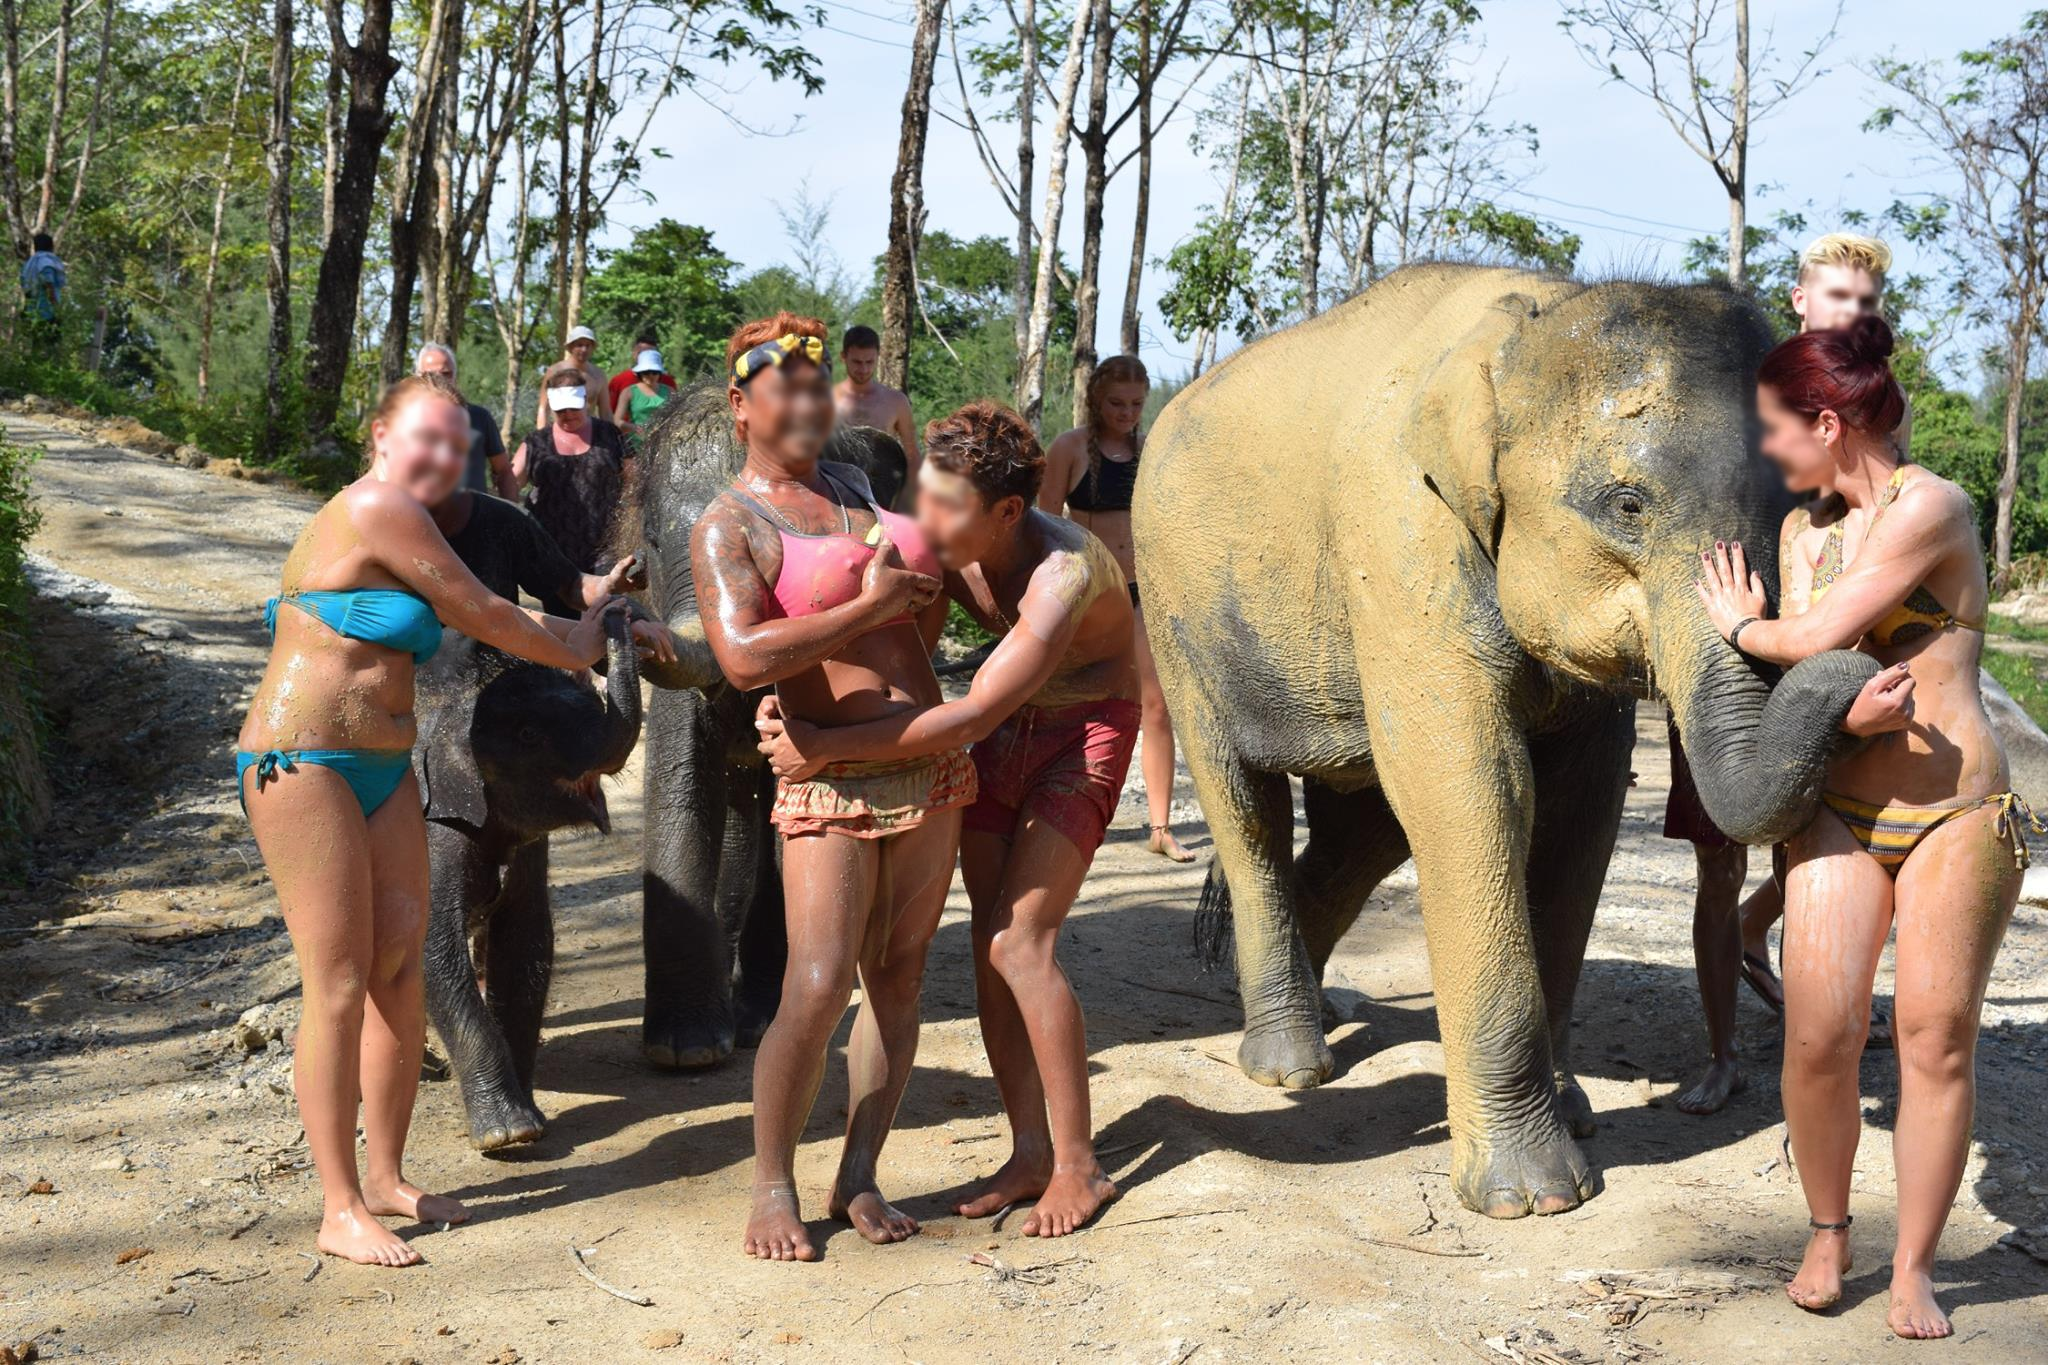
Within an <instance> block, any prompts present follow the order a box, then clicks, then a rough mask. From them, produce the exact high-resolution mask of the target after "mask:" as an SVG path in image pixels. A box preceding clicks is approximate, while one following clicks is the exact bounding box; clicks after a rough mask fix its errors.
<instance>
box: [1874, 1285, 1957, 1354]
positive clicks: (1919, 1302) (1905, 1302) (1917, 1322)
mask: <svg viewBox="0 0 2048 1365" xmlns="http://www.w3.org/2000/svg"><path fill="white" fill-rule="evenodd" d="M1884 1321H1885V1326H1887V1327H1889V1328H1891V1329H1892V1331H1893V1332H1894V1333H1896V1334H1897V1335H1899V1336H1902V1337H1905V1338H1907V1339H1908V1340H1910V1341H1932V1340H1933V1339H1934V1338H1936V1337H1945V1336H1947V1335H1949V1334H1950V1333H1951V1332H1953V1331H1955V1328H1953V1327H1951V1326H1949V1324H1948V1314H1946V1313H1944V1312H1942V1311H1941V1305H1940V1304H1938V1303H1936V1302H1935V1301H1934V1283H1933V1281H1931V1280H1929V1279H1928V1278H1927V1276H1926V1275H1925V1274H1924V1273H1922V1272H1920V1271H1917V1270H1894V1271H1893V1272H1892V1311H1891V1312H1889V1313H1887V1314H1885V1315H1884Z"/></svg>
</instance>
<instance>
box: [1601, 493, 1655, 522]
mask: <svg viewBox="0 0 2048 1365" xmlns="http://www.w3.org/2000/svg"><path fill="white" fill-rule="evenodd" d="M1649 506H1650V500H1649V497H1648V496H1647V495H1646V494H1645V493H1644V492H1643V490H1642V489H1640V488H1636V487H1634V486H1632V485H1629V484H1622V485H1620V486H1618V487H1616V488H1613V489H1610V490H1609V491H1608V494H1607V507H1608V510H1609V511H1610V512H1612V513H1613V514H1614V515H1615V516H1616V517H1617V518H1619V519H1621V520H1623V521H1629V522H1633V521H1640V520H1641V519H1642V517H1643V514H1644V513H1645V512H1647V511H1648V510H1649Z"/></svg>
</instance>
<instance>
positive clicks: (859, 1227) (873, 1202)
mask: <svg viewBox="0 0 2048 1365" xmlns="http://www.w3.org/2000/svg"><path fill="white" fill-rule="evenodd" d="M826 1211H827V1212H829V1213H830V1214H831V1215H832V1216H833V1217H834V1218H837V1219H838V1220H839V1221H840V1222H842V1223H851V1224H852V1225H853V1230H854V1231H855V1232H858V1233H859V1234H860V1235H861V1236H863V1237H865V1238H867V1239H868V1240H869V1241H870V1242H873V1243H874V1244H875V1245H876V1246H887V1245H888V1244H889V1243H891V1242H901V1241H903V1240H904V1239H905V1238H909V1237H915V1236H916V1235H917V1231H918V1228H917V1220H916V1219H915V1218H912V1217H911V1216H910V1215H909V1214H907V1213H905V1212H903V1211H902V1210H901V1209H899V1208H897V1207H896V1206H895V1205H894V1204H891V1203H890V1202H889V1201H888V1200H886V1199H884V1198H882V1192H881V1191H880V1190H878V1189H876V1188H875V1187H874V1186H872V1185H870V1186H868V1187H867V1188H866V1189H861V1190H856V1191H854V1194H853V1198H851V1199H847V1198H844V1197H842V1196H841V1195H840V1193H839V1189H838V1187H837V1186H834V1187H833V1190H832V1201H831V1203H830V1204H829V1205H828V1206H827V1210H826Z"/></svg>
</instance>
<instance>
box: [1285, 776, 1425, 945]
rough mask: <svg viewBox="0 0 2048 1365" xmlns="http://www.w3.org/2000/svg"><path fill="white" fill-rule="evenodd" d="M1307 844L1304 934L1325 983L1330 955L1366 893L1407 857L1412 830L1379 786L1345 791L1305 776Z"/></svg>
mask: <svg viewBox="0 0 2048 1365" xmlns="http://www.w3.org/2000/svg"><path fill="white" fill-rule="evenodd" d="M1301 793H1302V805H1303V807H1304V809H1305V810H1306V812H1307V816H1308V843H1307V845H1306V846H1305V847H1303V849H1302V851H1301V856H1300V857H1299V858H1297V859H1295V863H1294V876H1295V881H1296V885H1297V888H1298V890H1297V895H1298V896H1299V904H1300V911H1299V915H1300V920H1301V937H1302V941H1303V942H1304V943H1305V944H1306V945H1307V946H1308V958H1309V964H1310V966H1311V967H1312V968H1313V970H1314V971H1315V974H1316V981H1317V982H1318V983H1320V982H1321V981H1322V979H1323V972H1324V970H1325V969H1326V968H1328V966H1329V965H1330V954H1331V953H1332V952H1333V951H1335V949H1336V947H1337V941H1338V940H1339V939H1341V938H1343V937H1344V935H1345V933H1346V932H1347V931H1349V930H1350V928H1351V925H1352V923H1353V922H1354V921H1356V920H1357V918H1358V912H1359V911H1360V910H1362V909H1364V908H1365V898H1366V897H1367V896H1370V895H1371V894H1372V889H1373V888H1374V887H1376V886H1378V885H1379V884H1380V883H1381V882H1382V881H1384V880H1386V876H1387V874H1388V873H1389V872H1392V871H1393V870H1394V869H1395V868H1397V867H1399V866H1400V865H1401V864H1402V863H1404V862H1406V861H1408V835H1407V834H1406V833H1405V832H1404V831H1403V830H1402V829H1401V822H1400V821H1399V820H1397V819H1395V818H1394V811H1393V808H1392V807H1391V806H1389V805H1388V804H1387V798H1386V794H1385V793H1384V792H1382V791H1380V789H1379V788H1377V787H1367V788H1365V789H1363V790H1361V791H1355V792H1340V791H1337V790H1336V789H1335V788H1333V787H1327V786H1325V785H1323V784H1322V783H1321V782H1318V781H1316V780H1315V779H1314V778H1303V779H1302V783H1301Z"/></svg>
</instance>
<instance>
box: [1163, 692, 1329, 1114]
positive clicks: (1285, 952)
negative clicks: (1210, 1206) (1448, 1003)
mask: <svg viewBox="0 0 2048 1365" xmlns="http://www.w3.org/2000/svg"><path fill="white" fill-rule="evenodd" d="M1180 668H1181V665H1180V664H1179V663H1178V662H1177V661H1176V662H1172V663H1169V665H1168V667H1167V668H1166V669H1165V670H1163V671H1162V677H1161V682H1162V684H1163V685H1164V686H1165V687H1166V691H1167V698H1168V706H1169V710H1170V713H1171V714H1172V716H1173V717H1174V723H1175V727H1176V729H1177V730H1178V731H1179V732H1180V733H1181V735H1182V736H1183V742H1184V743H1185V744H1186V747H1187V760H1188V771H1189V773H1191V774H1192V775H1193V777H1194V780H1195V792H1196V794H1197V795H1198V796H1199V797H1200V798H1201V802H1202V813H1203V815H1205V816H1206V817H1207V818H1208V821H1209V833H1210V835H1211V836H1212V837H1213V838H1214V839H1215V840H1216V859H1217V864H1218V866H1219V867H1220V868H1221V870H1222V873H1223V879H1222V886H1221V888H1219V887H1218V884H1217V879H1216V870H1217V869H1216V868H1211V869H1210V874H1209V885H1208V886H1207V887H1205V888H1204V889H1203V892H1202V897H1203V901H1204V902H1205V909H1206V905H1207V903H1208V902H1210V900H1211V897H1213V896H1216V895H1217V894H1218V893H1219V890H1220V891H1221V894H1223V895H1227V897H1228V900H1229V907H1230V913H1231V916H1232V919H1233V921H1234V925H1235V929H1236V941H1237V981H1238V998H1239V999H1240V1000H1241V1001H1242V1002H1243V1004H1244V1039H1243V1041H1242V1042H1240V1043H1239V1044H1238V1048H1237V1064H1238V1065H1239V1066H1241V1067H1243V1068H1244V1073H1245V1074H1246V1075H1247V1076H1250V1077H1251V1078H1252V1079H1253V1080H1255V1081H1257V1082H1258V1083H1259V1084H1261V1085H1280V1086H1286V1087H1287V1088H1288V1089H1290V1090H1300V1089H1306V1088H1307V1087H1309V1086H1314V1085H1321V1084H1322V1083H1323V1082H1324V1081H1327V1080H1328V1079H1330V1076H1331V1074H1332V1073H1333V1072H1335V1071H1336V1069H1337V1060H1336V1058H1335V1057H1333V1056H1332V1055H1331V1054H1330V1048H1329V1045H1328V1044H1327V1043H1325V1042H1324V1041H1323V1020H1322V993H1321V991H1320V990H1319V989H1318V988H1317V985H1316V972H1315V968H1314V967H1313V965H1311V963H1310V961H1309V953H1308V948H1307V946H1306V945H1305V944H1304V943H1303V942H1302V936H1301V931H1300V928H1299V926H1298V925H1297V924H1296V922H1295V913H1294V912H1295V904H1294V866H1293V859H1292V856H1291V855H1292V853H1293V848H1294V802H1293V799H1292V795H1291V793H1290V792H1289V790H1288V786H1287V775H1286V774H1285V773H1267V772H1259V771H1256V770H1254V769H1253V768H1251V767H1249V766H1247V765H1246V764H1245V762H1244V761H1243V759H1242V758H1240V757H1239V756H1238V755H1237V754H1236V753H1234V752H1233V751H1232V750H1231V749H1230V747H1229V742H1228V737H1227V731H1226V730H1225V728H1224V726H1223V725H1222V723H1221V722H1220V721H1219V720H1218V718H1217V717H1216V716H1215V715H1214V714H1213V713H1212V712H1211V711H1210V710H1209V708H1208V707H1207V705H1206V703H1205V701H1204V700H1203V699H1202V697H1201V696H1200V693H1199V689H1197V688H1195V687H1194V686H1192V685H1191V684H1188V685H1182V680H1181V679H1180V678H1179V677H1178V676H1176V675H1177V674H1178V673H1179V672H1180Z"/></svg>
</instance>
